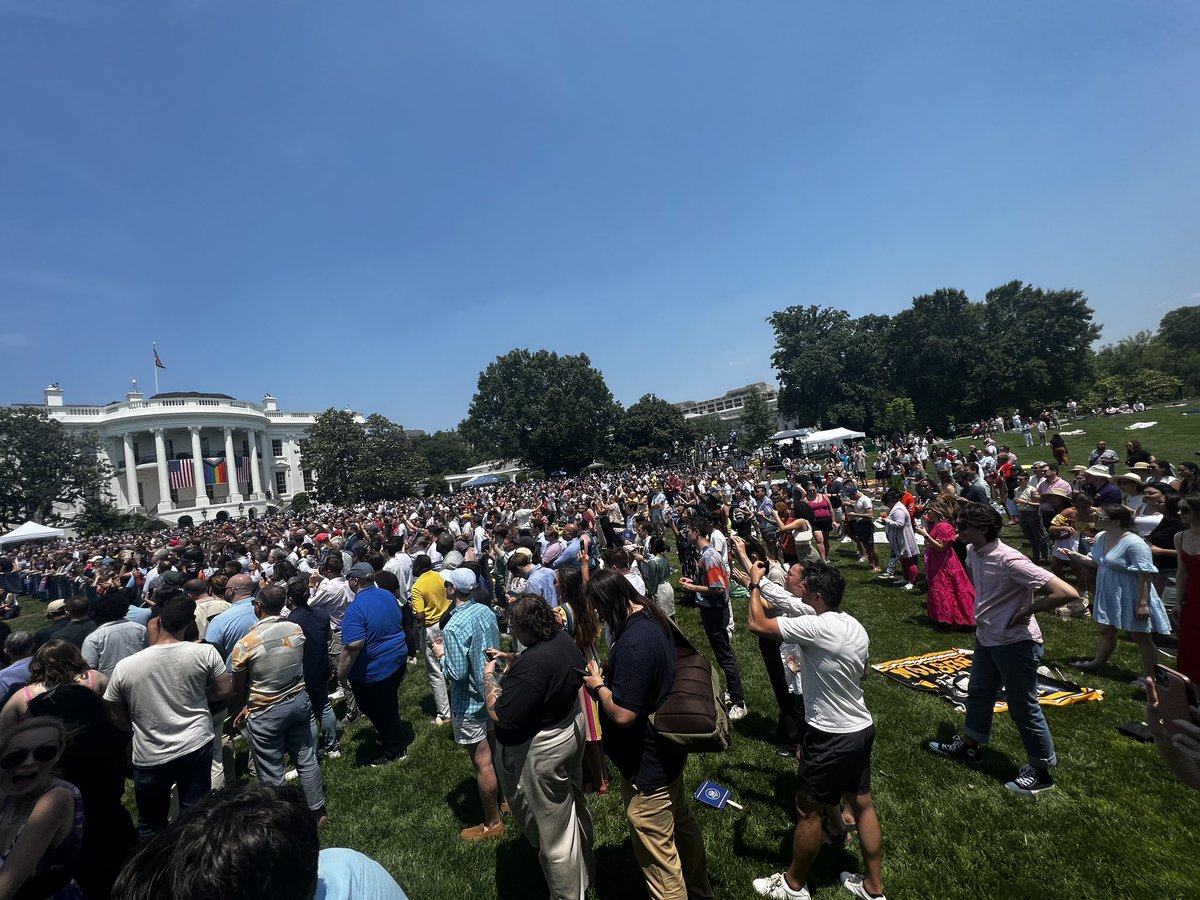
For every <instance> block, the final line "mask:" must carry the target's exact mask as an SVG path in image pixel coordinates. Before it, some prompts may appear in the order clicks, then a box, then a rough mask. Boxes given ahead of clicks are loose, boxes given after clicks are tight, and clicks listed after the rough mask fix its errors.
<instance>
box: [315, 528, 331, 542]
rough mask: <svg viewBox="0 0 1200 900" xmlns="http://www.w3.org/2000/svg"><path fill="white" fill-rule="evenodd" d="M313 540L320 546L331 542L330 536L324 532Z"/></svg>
mask: <svg viewBox="0 0 1200 900" xmlns="http://www.w3.org/2000/svg"><path fill="white" fill-rule="evenodd" d="M313 540H314V541H316V542H317V543H318V544H323V543H325V541H327V540H329V535H328V534H326V533H325V532H324V531H322V532H320V533H319V534H317V535H316V536H315V537H314V538H313Z"/></svg>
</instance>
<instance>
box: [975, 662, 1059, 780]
mask: <svg viewBox="0 0 1200 900" xmlns="http://www.w3.org/2000/svg"><path fill="white" fill-rule="evenodd" d="M1043 652H1044V648H1043V647H1042V645H1041V644H1040V643H1038V642H1037V641H1018V642H1017V643H1015V644H1002V645H1000V646H999V647H985V646H984V645H983V644H981V643H979V642H978V641H976V642H975V655H974V658H973V659H972V661H971V685H970V687H969V688H968V691H967V720H966V723H965V724H964V725H963V736H964V737H969V738H971V739H972V740H974V741H978V742H979V743H980V744H986V743H987V742H988V739H989V738H991V736H992V719H993V718H994V716H993V713H992V707H993V706H994V704H995V702H996V697H997V696H998V695H999V693H1000V687H1001V686H1002V685H1003V687H1004V691H1005V695H1006V699H1007V701H1008V714H1009V715H1010V716H1011V717H1012V720H1013V724H1014V725H1016V726H1017V731H1018V733H1020V735H1021V743H1023V744H1024V745H1025V753H1026V755H1027V756H1028V757H1029V764H1030V765H1031V766H1033V767H1034V768H1035V769H1040V770H1041V771H1043V772H1044V771H1046V770H1048V769H1049V768H1051V767H1052V766H1054V765H1057V763H1058V760H1057V759H1056V758H1055V756H1054V739H1053V738H1052V737H1050V726H1049V725H1047V724H1046V717H1045V716H1044V715H1043V714H1042V708H1041V706H1039V705H1038V702H1037V668H1038V663H1039V662H1040V661H1041V658H1042V653H1043Z"/></svg>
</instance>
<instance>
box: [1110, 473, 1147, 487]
mask: <svg viewBox="0 0 1200 900" xmlns="http://www.w3.org/2000/svg"><path fill="white" fill-rule="evenodd" d="M1109 481H1111V482H1112V483H1113V484H1116V483H1117V482H1118V481H1132V482H1133V483H1134V484H1137V485H1141V484H1142V476H1141V475H1138V474H1137V473H1136V472H1125V473H1124V474H1121V475H1116V476H1113V477H1112V478H1109Z"/></svg>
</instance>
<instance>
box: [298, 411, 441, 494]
mask: <svg viewBox="0 0 1200 900" xmlns="http://www.w3.org/2000/svg"><path fill="white" fill-rule="evenodd" d="M300 456H301V459H303V461H304V465H305V467H306V468H309V469H312V471H313V475H314V476H315V480H316V484H315V485H314V491H315V493H316V495H317V498H318V499H319V500H321V501H322V502H324V503H359V502H363V501H374V500H386V499H389V498H393V497H405V496H408V495H409V494H411V493H412V491H413V487H414V485H415V484H416V482H417V480H418V479H419V478H420V477H421V475H422V474H423V471H424V465H423V460H422V459H421V457H420V456H418V455H417V453H416V451H415V450H414V449H413V445H412V440H411V439H410V438H409V437H408V435H407V434H405V432H404V429H403V428H401V427H400V426H399V425H397V424H396V423H395V422H392V421H391V420H390V419H388V418H387V417H385V416H382V415H380V414H379V413H372V414H371V415H370V416H368V417H367V420H366V422H365V423H361V422H356V421H355V420H354V413H352V412H350V411H348V410H337V409H327V410H325V412H323V413H320V414H318V415H317V417H316V421H315V422H314V423H313V426H312V428H310V429H309V431H308V436H307V437H305V438H304V440H302V441H301V442H300Z"/></svg>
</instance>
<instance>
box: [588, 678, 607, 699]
mask: <svg viewBox="0 0 1200 900" xmlns="http://www.w3.org/2000/svg"><path fill="white" fill-rule="evenodd" d="M602 687H604V684H603V682H601V683H600V684H598V685H596V686H595V687H594V688H588V693H589V694H591V695H592V699H593V700H595V701H596V702H597V703H599V702H600V688H602Z"/></svg>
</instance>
